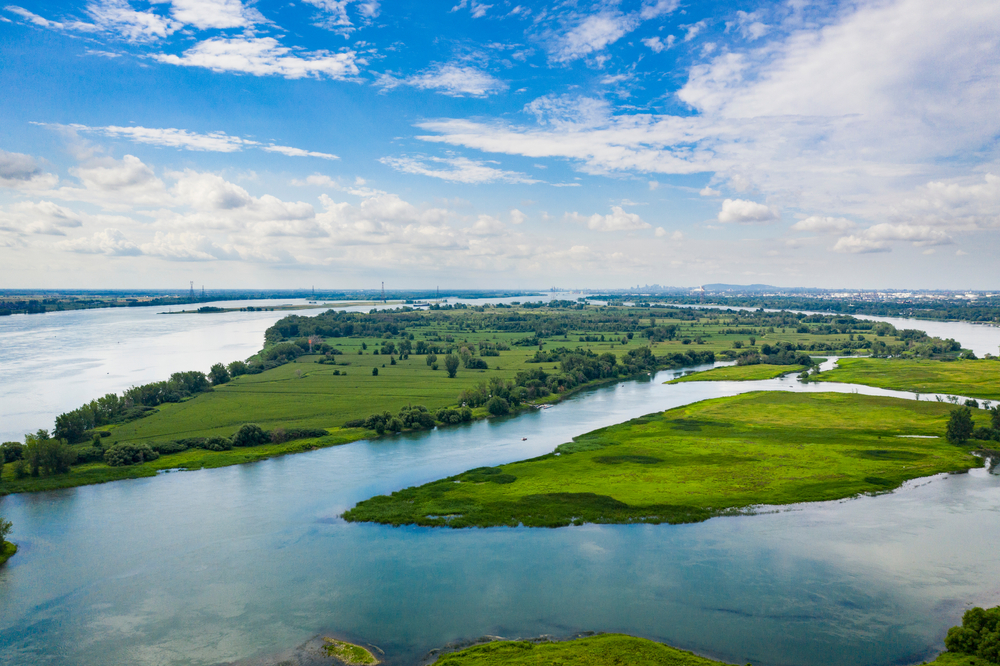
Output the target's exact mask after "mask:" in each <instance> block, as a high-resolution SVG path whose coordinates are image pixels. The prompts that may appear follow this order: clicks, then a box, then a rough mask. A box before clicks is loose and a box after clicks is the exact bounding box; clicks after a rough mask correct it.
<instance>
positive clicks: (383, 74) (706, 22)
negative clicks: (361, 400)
mask: <svg viewBox="0 0 1000 666" xmlns="http://www.w3.org/2000/svg"><path fill="white" fill-rule="evenodd" d="M13 2H14V3H16V4H8V5H5V6H3V7H2V8H0V62H2V63H3V66H2V67H0V89H2V90H3V91H4V93H5V94H4V102H5V103H4V104H2V105H0V264H2V265H3V270H2V271H0V288H10V289H13V288H38V289H46V288H94V289H111V288H125V289H139V288H150V289H168V288H169V289H184V288H186V287H187V286H188V284H189V281H192V280H193V281H194V282H195V284H196V286H198V285H201V284H206V285H209V284H210V285H214V288H217V289H234V288H247V289H269V288H270V289H280V288H300V289H308V288H310V287H311V285H323V286H324V288H342V289H377V288H378V286H379V284H380V282H382V281H383V280H384V281H385V282H386V283H387V284H390V285H394V287H393V288H394V289H433V288H435V287H436V286H440V287H441V288H442V289H464V288H477V289H533V288H539V287H541V286H542V285H559V286H563V287H567V288H574V287H576V286H577V285H580V286H586V287H588V288H595V286H599V285H603V288H607V289H615V288H620V289H627V288H629V285H638V284H647V285H648V284H662V285H674V286H680V287H684V286H697V285H700V284H706V283H731V284H752V283H761V284H773V285H777V286H780V287H783V288H792V287H815V288H831V289H865V290H876V289H889V288H904V289H915V290H919V289H944V290H959V291H965V290H987V291H988V290H993V289H1000V270H997V268H996V264H997V259H996V257H997V256H998V254H1000V252H998V251H1000V159H998V140H997V137H998V136H1000V114H997V111H996V110H997V108H1000V27H998V26H1000V3H996V2H991V1H989V0H967V1H966V2H962V3H939V2H932V1H930V0H887V1H879V2H874V1H872V2H841V3H836V2H810V1H809V0H788V1H786V2H781V3H764V2H722V3H719V2H712V3H708V2H688V3H682V2H680V0H635V1H631V2H626V1H622V2H593V3H588V2H568V3H562V4H552V3H527V2H524V3H517V2H506V1H502V0H497V1H495V2H493V3H492V4H487V3H485V2H477V1H476V0H471V1H470V0H453V1H451V2H448V3H392V2H379V1H378V0H360V1H359V0H304V1H303V2H299V3H275V2H267V1H261V2H243V1H241V0H154V1H152V2H145V1H139V0H133V1H129V0H80V1H76V2H62V1H60V2H40V1H35V2H22V1H21V0H13Z"/></svg>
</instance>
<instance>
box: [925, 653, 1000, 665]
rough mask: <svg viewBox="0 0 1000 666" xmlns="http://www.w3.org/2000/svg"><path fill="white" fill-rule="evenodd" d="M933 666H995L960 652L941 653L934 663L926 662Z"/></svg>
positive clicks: (980, 658)
mask: <svg viewBox="0 0 1000 666" xmlns="http://www.w3.org/2000/svg"><path fill="white" fill-rule="evenodd" d="M927 663H929V664H933V665H934V666H996V664H994V663H993V662H992V661H987V660H985V659H983V658H982V657H976V656H974V655H971V654H962V653H960V652H942V653H941V654H939V655H938V658H937V659H935V660H934V661H931V662H927Z"/></svg>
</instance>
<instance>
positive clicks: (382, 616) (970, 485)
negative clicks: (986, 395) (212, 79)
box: [0, 306, 1000, 666]
mask: <svg viewBox="0 0 1000 666" xmlns="http://www.w3.org/2000/svg"><path fill="white" fill-rule="evenodd" d="M364 307H365V309H367V307H368V306H364ZM94 313H101V316H98V315H97V314H94ZM283 314H284V313H278V312H275V313H240V314H239V315H235V314H234V315H225V316H222V317H220V318H219V319H215V318H213V317H208V316H201V317H196V316H191V317H188V316H183V317H182V316H175V317H163V316H160V317H159V319H157V318H156V315H155V314H153V313H152V312H149V313H147V312H144V311H141V310H140V311H135V310H129V311H124V312H123V311H89V312H77V313H63V315H67V316H68V315H73V316H76V317H80V318H81V319H79V320H72V321H73V322H76V323H73V324H72V325H70V323H64V324H62V325H59V323H58V322H56V323H54V324H51V323H50V322H53V321H54V320H55V318H56V317H58V316H63V315H45V316H44V317H38V318H36V319H35V320H33V321H32V320H30V319H29V318H24V319H25V320H27V321H29V322H31V323H30V326H27V325H26V326H25V328H23V329H22V330H20V331H19V330H17V328H16V327H12V326H11V325H10V324H11V321H12V320H13V321H15V322H16V321H17V320H16V319H15V318H5V320H6V321H2V322H0V342H2V343H3V344H0V372H2V373H4V374H3V376H2V377H0V386H2V388H0V390H2V391H4V393H3V394H2V395H0V406H2V412H3V417H4V419H5V421H7V419H8V418H9V414H11V413H21V412H20V411H18V410H17V409H15V410H11V408H10V405H12V404H13V405H24V404H26V403H30V402H31V400H30V399H28V398H26V397H24V396H26V395H27V396H29V397H30V396H31V395H34V393H32V392H41V393H42V394H43V393H44V391H41V388H44V387H51V386H53V385H54V384H62V383H64V384H66V385H67V387H68V388H67V389H66V394H65V396H64V398H65V399H66V400H69V401H70V402H69V404H68V406H65V407H60V408H59V410H58V411H62V410H64V409H68V408H72V407H74V406H76V405H78V404H80V403H82V402H83V401H84V400H86V399H89V398H92V397H94V396H95V395H99V394H101V393H103V392H105V391H107V390H121V389H122V388H124V387H126V386H127V385H128V384H132V383H138V382H142V381H151V380H155V379H161V378H163V377H165V376H166V375H167V374H169V372H172V371H174V370H176V369H178V365H177V359H178V358H184V359H187V360H190V363H189V364H186V365H185V367H189V366H190V367H203V368H207V366H208V365H210V364H211V363H214V362H216V361H227V360H234V359H236V358H243V357H245V356H247V355H249V354H250V353H253V352H254V351H256V350H257V349H258V348H259V346H260V342H261V336H262V334H263V330H264V328H266V327H267V326H268V325H270V323H272V322H273V321H274V320H276V319H278V318H280V316H281V315H283ZM88 315H90V316H93V317H94V319H90V320H88V319H86V316H88ZM124 315H129V316H128V317H125V316H124ZM244 315H254V316H244ZM119 316H122V317H123V318H122V319H120V320H116V317H119ZM258 316H259V318H258ZM165 320H169V328H170V330H169V331H166V330H164V326H165V324H164V323H163V322H164V321H165ZM36 322H37V323H36ZM924 323H925V322H913V321H905V322H904V323H903V325H902V326H900V324H896V325H897V326H900V327H903V326H905V327H910V328H920V327H922V326H923V324H924ZM50 326H51V329H48V328H46V327H50ZM946 326H947V325H946ZM32 327H34V328H32ZM144 327H145V328H144ZM213 327H216V328H213ZM927 328H928V329H929V328H930V327H929V326H928V327H927ZM973 328H976V329H980V330H983V331H985V332H986V334H992V335H993V338H992V340H987V341H988V342H991V343H992V344H993V345H994V347H995V345H996V344H997V342H998V338H1000V329H987V328H986V327H973ZM123 330H124V331H131V334H129V335H121V331H123ZM955 330H956V329H948V330H947V331H944V332H942V333H938V332H935V334H936V335H942V337H956V338H957V339H959V340H960V341H962V342H963V343H966V340H965V339H963V338H962V337H961V335H960V334H958V333H956V332H955ZM45 331H48V335H50V336H51V337H49V338H46V337H45V336H44V335H43V333H45ZM101 331H104V333H103V334H102V333H101ZM172 335H178V336H181V337H180V338H178V339H175V340H174V341H170V340H166V339H165V337H169V336H172ZM241 335H245V337H240V336H241ZM19 336H20V337H19ZM184 336H187V337H184ZM12 340H13V341H14V343H13V344H11V342H10V341H12ZM119 343H121V344H123V345H125V347H122V349H126V350H128V351H127V352H126V353H120V352H118V349H119V347H118V345H119ZM178 344H180V345H181V346H182V348H181V349H178V347H177V345H178ZM984 344H985V342H984ZM16 345H21V347H17V346H16ZM40 345H41V346H40ZM184 345H190V346H191V347H192V350H185V349H184V348H183V346H184ZM966 346H968V344H967V343H966ZM92 347H93V348H96V349H98V352H96V353H95V354H93V355H92V354H91V353H90V352H91V351H92ZM194 348H197V349H198V350H200V351H198V352H197V353H198V354H202V356H196V355H195V352H194V351H193V349H194ZM11 349H15V350H17V349H21V350H23V353H22V354H20V356H22V357H23V358H18V356H19V354H17V353H13V354H12V353H11V351H10V350H11ZM39 350H41V351H39ZM42 352H44V353H42ZM977 353H979V352H978V351H977ZM227 354H229V356H228V357H227V356H226V355H227ZM43 358H44V359H48V363H43V362H42V361H41V359H43ZM52 359H56V360H58V363H54V362H52ZM88 359H89V360H88ZM11 363H15V364H16V363H21V364H22V365H20V366H18V367H17V368H14V369H12V368H11V366H10V365H9V364H11ZM101 363H105V364H107V365H108V366H109V367H107V368H106V369H105V368H104V367H103V366H101V365H100V364H101ZM32 364H35V365H32ZM67 366H69V368H70V369H67ZM102 372H103V373H104V375H103V376H104V377H105V378H107V377H109V376H110V375H111V374H112V372H117V373H118V376H117V377H116V378H114V379H113V380H112V379H106V382H107V383H104V384H102V383H101V377H102V374H101V373H102ZM54 373H55V374H54ZM58 373H64V374H63V375H58ZM143 373H147V374H143ZM673 374H674V373H673V372H663V373H660V374H659V375H658V376H657V377H656V378H655V379H651V380H647V381H638V382H626V383H624V384H620V385H616V386H613V387H609V388H605V389H600V390H596V391H592V392H590V393H587V394H583V395H580V396H577V397H575V398H574V399H571V400H568V401H566V402H564V403H562V404H560V405H558V406H555V407H553V408H552V409H548V410H544V411H538V412H532V413H530V414H526V415H524V416H521V417H518V418H516V419H507V420H495V421H492V422H488V423H487V422H480V423H475V424H470V425H467V426H462V427H458V428H449V429H444V430H439V431H433V432H431V433H424V434H422V435H413V436H400V437H396V438H387V439H383V440H379V441H375V442H367V441H365V442H356V443H353V444H349V445H346V446H341V447H335V448H331V449H324V450H321V451H315V452H312V453H305V454H299V455H295V456H288V457H285V458H280V459H275V460H270V461H264V462H260V463H256V464H252V465H243V466H238V467H229V468H224V469H218V470H204V471H198V472H183V473H172V474H167V475H163V476H160V477H157V478H155V479H139V480H132V481H123V482H118V483H113V484H106V485H102V486H91V487H85V488H76V489H71V490H65V491H59V492H52V493H38V494H32V495H19V496H14V497H7V498H3V499H2V500H0V513H2V514H3V515H4V516H5V517H6V518H8V519H10V520H12V521H13V522H14V524H15V533H14V535H13V538H14V540H16V541H17V542H18V543H19V544H20V547H21V550H20V552H19V553H18V555H17V556H16V557H14V558H13V559H12V560H11V561H10V562H9V563H8V564H7V565H5V566H4V567H3V568H2V569H0V664H2V665H7V664H9V665H11V666H13V665H14V664H63V663H67V662H72V663H74V664H83V665H90V664H93V665H95V666H96V665H104V664H149V665H154V664H216V663H226V662H233V661H241V662H247V660H250V661H253V662H257V661H258V660H267V659H272V660H275V659H278V658H281V657H282V656H285V655H287V653H288V651H289V650H291V649H293V648H294V647H295V646H296V645H299V644H301V643H302V642H304V641H306V640H308V639H309V638H310V637H312V636H315V635H317V634H322V633H336V634H337V635H340V636H343V637H346V638H352V639H355V640H358V641H364V642H371V643H374V644H376V645H378V646H380V647H381V648H382V649H384V650H385V651H386V653H387V655H388V661H389V662H390V663H393V664H412V663H414V662H415V661H417V660H419V659H420V657H421V656H423V655H424V654H425V653H426V652H427V651H428V650H429V649H431V648H434V647H439V646H441V645H443V644H445V643H448V642H449V641H453V640H461V639H468V638H474V637H477V636H481V635H484V634H494V635H501V636H532V635H538V634H542V633H550V634H556V635H566V634H571V633H574V632H577V631H585V630H594V631H625V632H629V633H633V634H637V635H642V636H647V637H650V638H654V639H658V640H663V641H667V642H669V643H672V644H674V645H678V646H682V647H685V648H688V649H692V650H696V651H698V652H701V653H705V654H709V655H712V656H716V657H718V658H721V659H724V660H727V661H731V662H734V663H741V664H742V663H747V662H753V663H754V664H758V665H763V666H768V665H775V666H777V665H779V664H780V665H796V666H797V665H802V666H805V665H810V666H815V665H826V664H829V665H831V666H834V665H836V666H840V665H847V664H864V665H867V664H871V665H873V666H874V665H885V664H907V663H914V662H919V661H920V660H922V659H924V658H926V657H929V656H931V655H932V654H933V653H934V652H936V651H937V650H939V649H940V648H941V641H942V639H943V636H944V633H945V631H946V629H947V627H949V626H951V625H953V624H955V623H956V622H957V621H958V620H959V619H960V616H961V613H962V611H963V610H964V608H965V607H966V606H967V605H969V604H979V605H994V604H997V603H1000V584H998V583H996V582H995V572H996V571H997V569H998V568H1000V550H998V549H997V548H996V544H997V543H998V542H1000V520H998V519H997V516H998V513H997V512H998V509H1000V482H998V481H1000V477H997V476H993V475H991V474H989V473H987V472H986V470H974V471H972V472H970V473H969V474H962V475H942V476H938V477H933V478H930V479H922V480H918V481H915V482H912V483H910V484H908V485H907V486H906V487H905V488H904V489H902V490H900V491H898V492H896V493H893V494H891V495H883V496H880V497H866V498H861V499H855V500H850V501H843V502H829V503H820V504H809V505H802V506H795V507H784V508H782V509H781V510H780V511H778V512H774V513H766V514H764V515H758V516H747V517H735V518H716V519H713V520H710V521H708V522H705V523H700V524H696V525H682V526H669V525H660V526H592V525H588V526H583V527H574V528H563V529H558V530H543V529H524V528H519V529H507V528H499V529H487V530H478V529H477V530H460V531H454V530H446V529H429V528H413V527H407V528H391V527H383V526H376V525H357V524H347V523H345V522H343V521H342V520H340V519H339V518H338V516H339V515H340V514H341V513H342V512H343V511H344V510H345V509H347V508H349V507H351V506H353V504H355V503H356V502H357V501H359V500H362V499H365V498H367V497H370V496H372V495H374V494H379V493H386V492H390V491H392V490H396V489H399V488H402V487H406V486H409V485H413V484H418V483H423V482H426V481H430V480H433V479H437V478H440V477H442V476H445V475H449V474H454V473H458V472H460V471H463V470H465V469H468V468H470V467H476V466H479V465H492V464H500V463H505V462H510V461H514V460H519V459H523V458H526V457H530V456H534V455H539V454H541V453H545V452H548V451H551V450H552V449H553V448H554V447H555V446H557V445H558V444H560V443H562V442H565V441H568V440H569V439H570V438H572V437H573V436H575V435H578V434H581V433H583V432H587V431H589V430H593V429H594V428H598V427H601V426H604V425H609V424H612V423H619V422H621V421H624V420H626V419H629V418H632V417H635V416H639V415H642V414H647V413H650V412H653V411H657V410H662V409H667V408H670V407H673V406H677V405H681V404H687V403H690V402H694V401H697V400H701V399H704V398H709V397H717V396H722V395H733V394H735V393H738V392H741V391H746V390H750V389H757V388H766V389H783V390H799V391H820V390H824V391H829V390H841V391H856V392H861V393H870V394H877V395H895V394H894V393H892V392H889V391H882V390H878V389H869V388H866V387H859V386H845V385H832V384H823V385H806V386H803V385H801V384H799V383H798V382H796V381H795V380H794V379H779V380H771V381H767V382H756V383H753V384H748V383H731V382H717V383H686V384H679V385H674V386H666V385H663V384H662V383H661V382H662V381H663V380H665V379H669V378H670V377H671V376H672V375H673ZM116 382H117V383H116ZM12 384H13V386H12ZM73 387H75V388H73ZM98 387H100V388H98ZM95 389H97V390H95ZM73 391H77V393H73ZM78 394H79V395H78ZM66 396H69V397H66ZM42 398H44V395H40V399H42ZM47 404H48V403H47ZM18 409H20V410H21V411H23V412H24V413H26V414H27V413H28V412H29V411H30V410H28V409H27V408H24V407H19V408H18ZM41 411H43V410H40V411H39V412H37V413H41ZM37 413H36V415H37ZM56 413H57V412H56ZM50 420H51V415H50V413H47V414H46V423H43V424H41V425H42V426H44V425H47V424H48V421H50ZM27 422H28V421H27V417H25V421H24V423H27ZM19 423H20V422H19ZM19 427H20V426H19ZM36 427H39V424H38V423H37V422H35V421H32V422H31V424H30V425H26V426H25V429H34V428H36ZM522 437H527V438H528V439H527V440H526V441H523V440H522Z"/></svg>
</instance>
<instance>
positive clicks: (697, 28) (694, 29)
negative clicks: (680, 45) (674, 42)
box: [681, 20, 708, 42]
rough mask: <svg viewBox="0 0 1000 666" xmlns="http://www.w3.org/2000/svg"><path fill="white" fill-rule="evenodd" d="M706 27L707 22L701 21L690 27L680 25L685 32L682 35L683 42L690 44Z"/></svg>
mask: <svg viewBox="0 0 1000 666" xmlns="http://www.w3.org/2000/svg"><path fill="white" fill-rule="evenodd" d="M706 25H708V21H706V20H701V21H698V22H697V23H692V24H691V25H682V26H681V27H682V28H685V29H686V30H687V32H685V33H684V41H685V42H690V41H691V40H692V39H694V38H695V37H697V36H698V35H699V34H700V33H701V31H702V30H704V29H705V26H706Z"/></svg>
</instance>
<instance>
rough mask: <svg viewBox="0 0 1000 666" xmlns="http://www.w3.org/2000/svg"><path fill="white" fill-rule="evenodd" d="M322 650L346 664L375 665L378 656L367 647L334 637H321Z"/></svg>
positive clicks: (349, 665)
mask: <svg viewBox="0 0 1000 666" xmlns="http://www.w3.org/2000/svg"><path fill="white" fill-rule="evenodd" d="M323 652H324V653H325V654H326V656H328V657H333V658H334V659H336V660H337V661H338V662H340V663H342V664H346V665H347V666H375V664H378V663H379V660H378V658H377V657H376V656H375V655H374V654H372V653H371V651H370V650H368V649H367V648H363V647H361V646H360V645H355V644H354V643H348V642H347V641H341V640H338V639H336V638H330V637H324V638H323Z"/></svg>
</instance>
